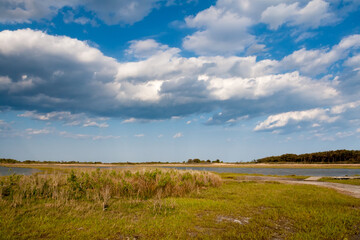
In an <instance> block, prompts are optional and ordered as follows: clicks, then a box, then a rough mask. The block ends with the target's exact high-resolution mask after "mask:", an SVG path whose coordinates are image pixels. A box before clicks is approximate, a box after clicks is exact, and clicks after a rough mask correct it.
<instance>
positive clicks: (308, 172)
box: [0, 166, 360, 177]
mask: <svg viewBox="0 0 360 240" xmlns="http://www.w3.org/2000/svg"><path fill="white" fill-rule="evenodd" d="M74 167H75V166H74ZM89 167H93V168H110V169H111V168H123V169H126V168H132V167H133V166H112V167H95V166H89ZM164 168H175V169H179V170H199V171H212V172H218V173H248V174H263V175H282V176H286V175H298V176H328V177H334V176H346V175H347V176H353V175H360V169H345V168H325V169H324V168H323V169H320V168H214V167H164ZM39 171H40V170H38V169H33V168H9V167H2V166H0V176H7V175H11V174H13V173H16V174H23V175H31V174H33V173H36V172H39Z"/></svg>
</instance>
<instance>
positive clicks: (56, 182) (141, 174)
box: [0, 169, 221, 208]
mask: <svg viewBox="0 0 360 240" xmlns="http://www.w3.org/2000/svg"><path fill="white" fill-rule="evenodd" d="M63 171H64V170H63ZM220 184H221V178H220V177H219V176H217V175H215V174H212V173H209V172H195V171H177V170H158V169H155V170H142V171H130V170H127V171H121V170H120V171H115V170H100V169H97V170H71V171H70V172H69V173H64V172H59V171H55V172H53V173H47V174H35V175H30V176H23V175H10V176H7V177H2V178H1V180H0V197H1V199H2V200H4V201H6V202H9V203H11V205H12V206H17V205H21V204H22V203H23V202H24V201H29V200H39V199H52V200H55V201H56V202H58V203H64V202H66V201H70V200H87V201H93V202H101V203H102V204H103V207H104V208H107V206H108V202H109V200H110V199H112V198H118V199H120V198H133V199H149V198H154V197H156V198H164V197H170V196H177V197H178V196H184V195H186V194H188V193H191V192H194V191H198V190H199V189H200V188H203V187H215V186H219V185H220Z"/></svg>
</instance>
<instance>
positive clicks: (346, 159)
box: [255, 150, 360, 163]
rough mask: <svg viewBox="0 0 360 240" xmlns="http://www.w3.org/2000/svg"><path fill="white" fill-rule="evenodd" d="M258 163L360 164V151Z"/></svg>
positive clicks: (283, 157) (274, 158) (291, 156)
mask: <svg viewBox="0 0 360 240" xmlns="http://www.w3.org/2000/svg"><path fill="white" fill-rule="evenodd" d="M255 162H257V163H286V162H290V163H360V151H358V150H336V151H327V152H316V153H306V154H300V155H296V154H283V155H281V156H272V157H266V158H261V159H257V160H255Z"/></svg>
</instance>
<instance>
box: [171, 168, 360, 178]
mask: <svg viewBox="0 0 360 240" xmlns="http://www.w3.org/2000/svg"><path fill="white" fill-rule="evenodd" d="M168 168H175V169H180V170H199V171H212V172H218V173H248V174H263V175H281V176H288V175H297V176H319V177H320V176H324V177H335V176H353V175H360V169H346V168H225V167H224V168H223V167H221V168H220V167H219V168H214V167H168Z"/></svg>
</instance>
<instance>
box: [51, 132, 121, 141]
mask: <svg viewBox="0 0 360 240" xmlns="http://www.w3.org/2000/svg"><path fill="white" fill-rule="evenodd" d="M56 134H57V135H58V136H60V137H64V138H72V139H92V140H108V139H119V138H121V136H113V135H90V134H81V133H71V132H67V131H60V132H56Z"/></svg>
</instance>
